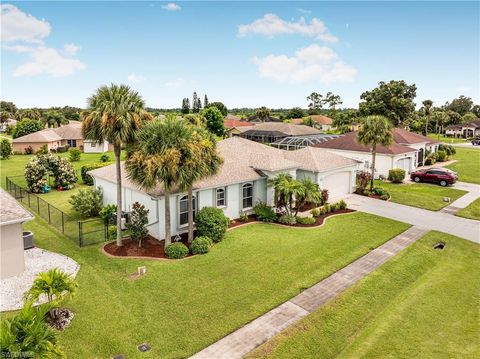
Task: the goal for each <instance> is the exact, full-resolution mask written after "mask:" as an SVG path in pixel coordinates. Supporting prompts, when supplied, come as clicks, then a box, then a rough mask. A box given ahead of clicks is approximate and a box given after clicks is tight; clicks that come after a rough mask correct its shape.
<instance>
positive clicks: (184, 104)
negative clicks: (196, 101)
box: [182, 97, 190, 115]
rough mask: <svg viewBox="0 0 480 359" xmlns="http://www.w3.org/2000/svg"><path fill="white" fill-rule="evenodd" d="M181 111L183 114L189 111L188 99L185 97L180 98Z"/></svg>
mask: <svg viewBox="0 0 480 359" xmlns="http://www.w3.org/2000/svg"><path fill="white" fill-rule="evenodd" d="M182 113H183V114H184V115H186V114H188V113H190V100H189V99H188V98H187V97H185V98H184V99H183V100H182Z"/></svg>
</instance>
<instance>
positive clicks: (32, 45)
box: [1, 1, 480, 108]
mask: <svg viewBox="0 0 480 359" xmlns="http://www.w3.org/2000/svg"><path fill="white" fill-rule="evenodd" d="M167 4H168V3H167V2H152V1H150V2H10V3H8V2H3V3H2V49H1V55H2V58H1V59H2V66H1V76H2V78H1V80H2V81H1V97H2V99H5V100H10V101H14V102H15V103H16V104H17V105H18V106H20V107H30V106H37V107H48V106H64V105H74V106H80V107H83V106H84V105H85V99H86V98H87V97H88V96H89V95H90V94H91V93H92V92H93V91H94V90H95V88H97V87H98V86H100V85H102V84H108V83H112V82H113V83H127V84H130V85H131V86H132V87H133V88H134V89H136V90H138V91H139V92H140V93H141V94H142V95H143V96H144V98H145V100H146V102H147V105H148V106H151V107H162V108H165V107H167V108H168V107H179V106H180V104H181V99H182V98H183V97H191V94H192V92H193V91H194V90H196V91H197V93H199V95H200V96H202V99H203V94H204V93H207V94H208V97H209V99H210V101H215V100H218V101H222V102H224V103H225V104H226V105H227V106H228V107H230V108H231V107H243V106H245V107H258V106H263V105H265V106H267V107H271V108H277V107H285V108H288V107H293V106H301V107H306V105H307V101H306V97H307V95H308V94H309V93H311V92H312V91H317V92H320V93H325V92H327V91H332V92H334V93H336V94H339V95H340V96H341V97H342V98H343V100H344V105H346V106H351V107H356V106H357V105H358V102H359V97H360V94H361V93H362V92H363V91H365V90H369V89H372V88H373V87H375V86H376V85H377V83H378V82H379V81H389V80H392V79H395V80H399V79H403V80H406V81H407V82H408V83H415V84H417V87H418V90H417V102H418V103H420V102H421V101H422V100H423V99H426V98H430V99H432V100H434V102H435V104H436V105H441V104H443V103H444V102H445V101H447V100H450V99H452V98H454V97H458V96H459V95H461V94H463V95H466V96H469V97H472V98H473V99H474V100H475V101H476V102H477V103H478V102H480V101H479V97H480V96H479V91H480V89H479V76H480V74H479V63H480V59H479V46H480V45H479V44H480V40H479V33H480V30H479V3H478V2H381V3H380V2H336V3H333V2H175V3H170V5H168V6H167ZM28 15H30V16H28ZM302 18H303V19H302ZM242 25H243V26H242Z"/></svg>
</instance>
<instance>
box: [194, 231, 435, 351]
mask: <svg viewBox="0 0 480 359" xmlns="http://www.w3.org/2000/svg"><path fill="white" fill-rule="evenodd" d="M426 232H428V230H427V229H424V228H420V227H411V228H410V229H408V230H406V231H405V232H403V233H401V234H399V235H398V236H396V237H395V238H393V239H391V240H389V241H388V242H386V243H384V244H382V245H381V246H380V247H378V248H375V249H374V250H372V251H371V252H369V253H368V254H366V255H364V256H363V257H361V258H359V259H357V260H356V261H355V262H353V263H351V264H349V265H348V266H346V267H344V268H343V269H341V270H339V271H338V272H335V273H334V274H332V275H331V276H330V277H327V278H326V279H324V280H322V281H321V282H319V283H317V284H315V285H314V286H313V287H310V288H308V289H307V290H305V291H303V292H302V293H300V294H299V295H297V296H296V297H294V298H292V299H290V300H289V301H287V302H285V303H283V304H281V305H280V306H278V307H276V308H274V309H272V310H271V311H269V312H267V313H265V314H264V315H262V316H260V317H258V318H257V319H255V320H254V321H252V322H250V323H248V324H247V325H245V326H243V327H242V328H240V329H238V330H236V331H234V332H233V333H231V334H229V335H227V336H226V337H224V338H222V339H220V340H219V341H217V342H215V343H213V344H212V345H210V346H209V347H207V348H205V349H203V350H202V351H200V352H198V353H197V354H195V355H193V356H192V357H191V358H195V359H212V358H215V359H223V358H224V359H227V358H228V359H236V358H242V357H244V356H245V355H246V354H248V353H249V352H251V351H252V350H254V349H255V348H257V347H258V346H260V345H261V344H263V343H265V342H266V341H267V340H269V339H271V338H273V337H274V336H275V335H277V334H278V333H280V332H281V331H283V330H284V329H286V328H288V327H289V326H291V325H292V324H294V323H296V322H298V321H299V320H300V319H302V318H304V317H305V316H307V315H308V314H310V313H312V312H313V311H315V310H316V309H317V308H318V307H320V306H322V305H324V304H325V303H326V302H327V301H329V300H330V299H332V298H335V297H336V296H337V295H339V294H340V293H342V292H343V291H344V290H345V289H347V288H349V287H351V286H352V285H354V284H355V283H357V282H358V281H359V280H361V279H362V278H364V277H365V276H366V275H368V274H369V273H370V272H372V271H374V270H375V269H377V268H378V267H380V266H381V265H382V264H383V263H385V262H386V261H387V260H389V259H390V258H392V257H394V256H395V255H396V254H397V253H398V252H400V251H401V250H403V249H404V248H406V247H408V246H409V245H410V244H412V243H414V242H415V241H417V240H418V239H420V238H421V237H422V236H423V235H424V234H425V233H426Z"/></svg>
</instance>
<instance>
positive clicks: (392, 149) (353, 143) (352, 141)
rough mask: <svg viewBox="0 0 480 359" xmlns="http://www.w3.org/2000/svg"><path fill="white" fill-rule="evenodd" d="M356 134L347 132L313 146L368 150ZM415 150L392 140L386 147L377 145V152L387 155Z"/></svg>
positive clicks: (359, 150) (345, 149)
mask: <svg viewBox="0 0 480 359" xmlns="http://www.w3.org/2000/svg"><path fill="white" fill-rule="evenodd" d="M357 134H358V132H349V133H346V134H345V135H343V136H340V137H337V138H335V139H333V140H330V141H326V142H322V143H319V144H316V145H315V146H314V147H319V148H330V149H335V150H343V151H358V152H370V146H366V145H364V144H361V143H359V142H358V139H357ZM415 151H416V150H415V149H413V148H410V147H407V146H404V145H399V144H398V143H395V141H393V142H392V144H391V145H390V146H388V147H385V146H381V145H379V146H377V153H381V154H387V155H398V154H402V153H409V152H415Z"/></svg>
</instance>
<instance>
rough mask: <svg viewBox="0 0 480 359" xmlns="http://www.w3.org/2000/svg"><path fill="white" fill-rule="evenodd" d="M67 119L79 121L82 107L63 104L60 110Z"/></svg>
mask: <svg viewBox="0 0 480 359" xmlns="http://www.w3.org/2000/svg"><path fill="white" fill-rule="evenodd" d="M60 112H61V113H62V114H63V116H64V117H65V118H66V119H67V121H80V113H81V112H82V109H80V108H78V107H71V106H64V107H62V109H61V111H60Z"/></svg>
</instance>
